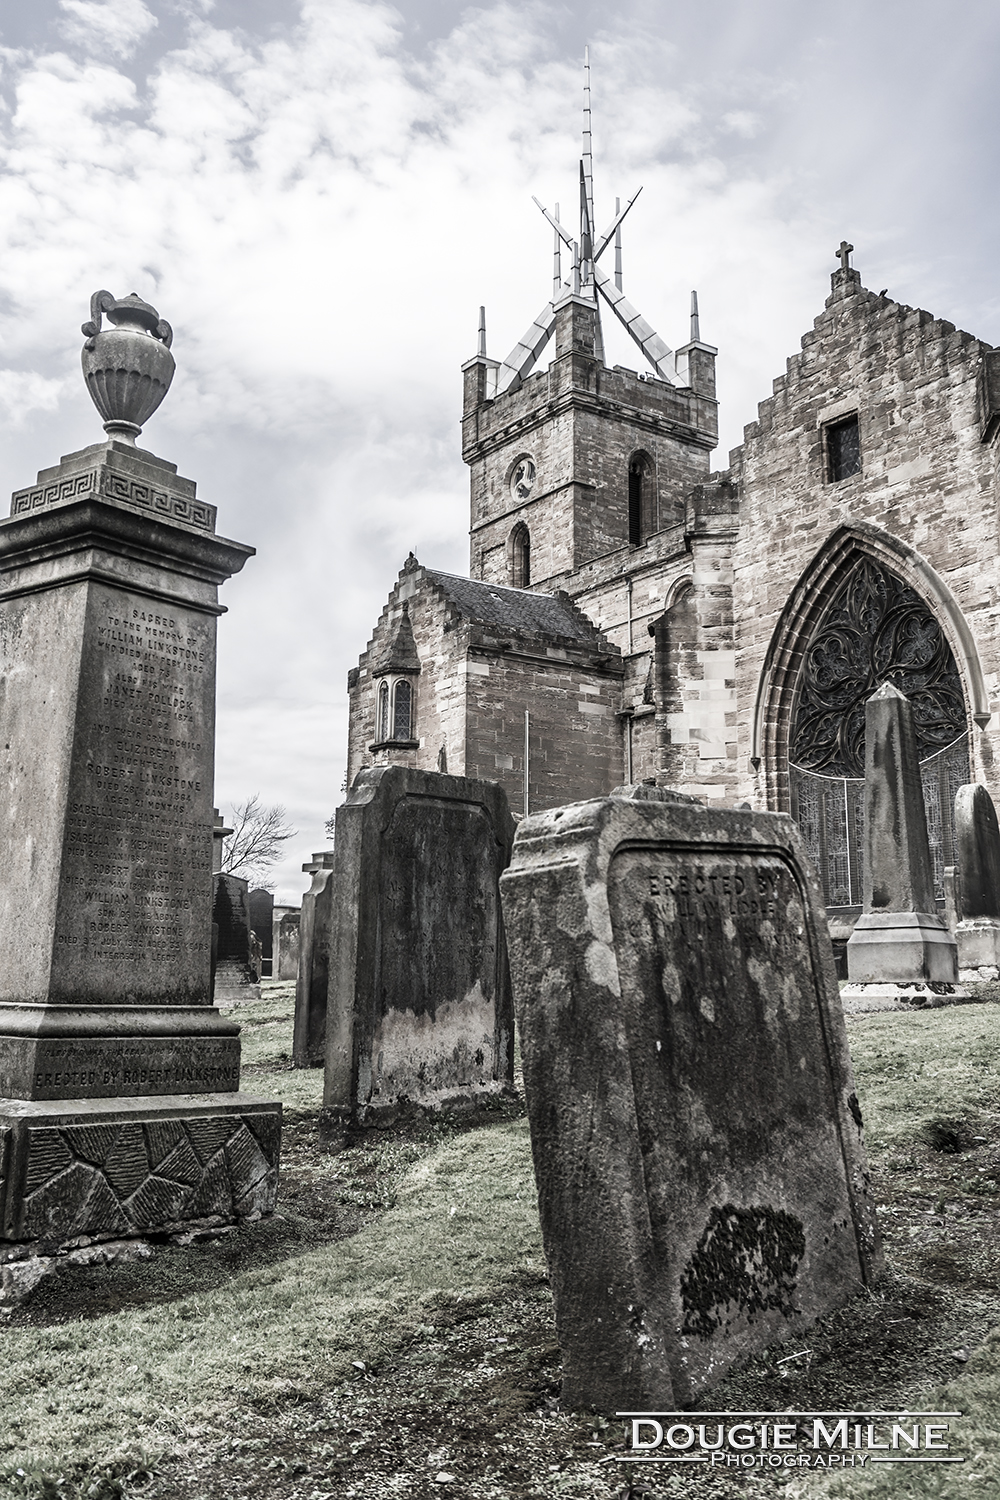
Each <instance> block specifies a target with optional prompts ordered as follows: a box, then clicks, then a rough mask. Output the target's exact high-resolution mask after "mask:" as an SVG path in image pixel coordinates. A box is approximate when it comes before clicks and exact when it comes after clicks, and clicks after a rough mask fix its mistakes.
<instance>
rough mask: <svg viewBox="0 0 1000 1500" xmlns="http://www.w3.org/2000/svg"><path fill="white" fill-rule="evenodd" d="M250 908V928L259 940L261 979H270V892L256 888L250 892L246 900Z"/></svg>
mask: <svg viewBox="0 0 1000 1500" xmlns="http://www.w3.org/2000/svg"><path fill="white" fill-rule="evenodd" d="M247 901H248V905H249V907H250V926H251V927H252V928H253V930H254V932H255V933H256V934H257V937H258V938H259V940H260V958H261V978H262V979H270V978H271V954H272V951H273V947H272V945H273V941H274V939H273V935H272V931H271V926H272V923H273V921H274V896H273V895H272V893H271V892H270V891H265V890H264V889H263V888H262V887H260V886H258V887H257V889H256V890H253V891H251V892H250V895H249V897H248V898H247Z"/></svg>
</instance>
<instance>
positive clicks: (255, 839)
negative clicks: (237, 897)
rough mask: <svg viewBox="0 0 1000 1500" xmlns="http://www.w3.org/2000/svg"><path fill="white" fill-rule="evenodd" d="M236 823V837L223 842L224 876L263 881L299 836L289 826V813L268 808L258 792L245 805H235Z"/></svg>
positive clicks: (234, 832)
mask: <svg viewBox="0 0 1000 1500" xmlns="http://www.w3.org/2000/svg"><path fill="white" fill-rule="evenodd" d="M232 822H233V831H232V833H231V834H229V836H228V837H227V838H225V839H223V841H222V868H223V871H224V873H225V874H227V875H241V876H242V877H243V879H244V880H257V881H263V878H264V876H265V875H266V874H267V872H268V870H270V868H271V866H272V865H273V864H276V863H277V861H278V860H279V859H280V858H281V854H282V845H283V844H284V843H285V842H286V841H287V840H288V839H293V838H295V836H296V830H295V829H294V828H291V827H290V826H289V825H288V824H287V823H286V822H285V809H284V808H283V807H282V806H280V805H276V806H274V807H265V806H264V805H263V803H262V802H261V800H260V793H259V792H254V794H253V796H252V797H248V798H247V799H246V801H245V802H234V803H233V817H232ZM265 883H266V882H265Z"/></svg>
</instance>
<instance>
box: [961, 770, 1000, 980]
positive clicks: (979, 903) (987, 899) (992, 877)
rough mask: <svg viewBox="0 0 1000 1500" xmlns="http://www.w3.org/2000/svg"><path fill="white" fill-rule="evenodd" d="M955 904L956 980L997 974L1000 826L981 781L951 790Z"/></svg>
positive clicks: (999, 965) (999, 953)
mask: <svg viewBox="0 0 1000 1500" xmlns="http://www.w3.org/2000/svg"><path fill="white" fill-rule="evenodd" d="M954 829H955V855H956V858H957V860H958V879H957V882H956V886H957V890H956V905H957V907H958V911H957V916H958V919H959V920H958V921H957V922H956V924H955V941H956V943H957V944H958V968H959V978H960V979H977V980H978V979H995V978H996V977H997V974H996V973H995V972H994V971H1000V827H998V825H997V814H996V808H995V807H994V806H993V798H992V797H991V796H990V794H989V792H988V791H987V790H986V788H985V787H984V786H979V785H976V784H972V783H970V784H969V785H967V786H960V787H959V789H958V792H957V793H956V795H955V822H954Z"/></svg>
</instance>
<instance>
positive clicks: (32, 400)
mask: <svg viewBox="0 0 1000 1500" xmlns="http://www.w3.org/2000/svg"><path fill="white" fill-rule="evenodd" d="M66 385H67V382H66V381H65V380H49V379H47V378H46V377H45V376H44V375H39V374H38V372H37V371H35V370H0V412H2V413H3V417H4V419H5V420H6V421H7V422H9V423H10V425H11V426H12V427H22V426H23V425H24V423H25V422H26V421H27V420H28V418H29V417H30V416H31V415H32V414H33V413H34V412H37V411H55V409H56V407H57V406H58V405H59V401H60V398H61V397H62V396H64V395H65V394H66Z"/></svg>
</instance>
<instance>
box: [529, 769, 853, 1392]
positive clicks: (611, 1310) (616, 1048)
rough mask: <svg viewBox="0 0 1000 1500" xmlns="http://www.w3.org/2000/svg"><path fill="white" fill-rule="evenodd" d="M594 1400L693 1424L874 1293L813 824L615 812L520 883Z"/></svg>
mask: <svg viewBox="0 0 1000 1500" xmlns="http://www.w3.org/2000/svg"><path fill="white" fill-rule="evenodd" d="M501 891H502V896H503V909H504V917H505V924H506V932H507V942H508V947H509V952H510V963H511V977H512V984H513V989H514V999H515V1007H516V1012H517V1022H518V1027H519V1030H520V1038H521V1051H522V1055H523V1058H524V1085H525V1094H526V1098H527V1105H528V1117H529V1121H530V1125H531V1142H532V1151H533V1155H534V1162H535V1176H536V1181H537V1184H538V1202H539V1209H540V1213H541V1222H542V1234H543V1238H544V1243H545V1253H546V1257H547V1259H548V1264H549V1271H550V1276H551V1283H552V1294H553V1298H554V1301H555V1313H556V1326H557V1329H558V1334H559V1342H560V1346H561V1348H562V1354H563V1368H564V1384H563V1401H564V1403H565V1404H566V1405H567V1406H569V1407H573V1408H583V1407H597V1408H600V1409H602V1410H604V1411H614V1410H616V1409H621V1408H622V1407H629V1408H631V1409H635V1410H642V1409H643V1408H647V1409H651V1408H659V1409H663V1408H671V1407H677V1406H678V1405H682V1404H684V1403H687V1402H690V1401H693V1400H694V1399H695V1398H696V1397H697V1396H698V1395H699V1393H701V1392H702V1391H705V1390H710V1389H711V1388H712V1387H713V1386H714V1385H716V1384H717V1383H718V1382H719V1380H721V1379H722V1377H723V1376H724V1375H725V1373H726V1371H727V1370H729V1369H730V1368H731V1367H732V1366H733V1365H735V1364H736V1363H737V1362H738V1361H740V1360H742V1359H744V1358H745V1357H746V1356H748V1355H749V1354H751V1353H752V1352H754V1351H755V1350H759V1349H761V1348H763V1347H764V1346H766V1345H767V1344H769V1343H771V1342H772V1341H773V1340H775V1339H777V1338H779V1337H782V1336H785V1335H788V1334H792V1333H797V1330H799V1329H801V1328H802V1327H804V1326H805V1325H806V1324H808V1323H810V1322H811V1321H812V1320H813V1319H815V1318H817V1317H819V1316H820V1315H821V1314H822V1313H825V1312H827V1311H828V1310H829V1309H830V1308H833V1307H836V1306H837V1305H838V1304H840V1303H842V1302H844V1301H845V1300H846V1299H847V1298H848V1297H850V1295H851V1294H852V1292H854V1291H856V1290H857V1289H858V1288H859V1287H861V1286H863V1285H868V1284H870V1283H871V1281H872V1280H873V1277H874V1276H875V1274H876V1273H877V1271H878V1269H879V1266H880V1256H881V1249H880V1243H879V1236H878V1228H877V1224H876V1219H875V1210H874V1204H873V1202H872V1199H871V1195H870V1189H869V1184H868V1173H867V1169H866V1165H865V1155H864V1149H863V1144H862V1130H861V1112H860V1109H859V1107H858V1101H857V1097H856V1095H855V1091H854V1082H853V1078H852V1074H851V1061H850V1054H849V1051H848V1047H847V1040H846V1035H845V1030H844V1022H843V1016H842V1013H841V1009H840V1004H839V1000H838V994H837V982H836V979H835V977H834V973H833V962H832V955H831V952H830V944H829V941H828V939H827V937H826V931H825V928H826V922H825V913H824V910H823V904H822V896H821V894H820V890H819V885H818V882H817V879H816V876H815V874H814V872H813V870H812V867H811V865H810V863H809V861H808V859H807V858H806V856H805V853H804V847H803V845H802V843H801V840H800V838H799V836H798V833H797V831H796V830H795V828H794V827H793V825H792V822H791V820H790V819H788V818H785V817H781V816H776V815H773V814H767V813H747V812H725V811H719V810H706V809H703V808H694V807H690V806H686V805H684V804H683V803H680V802H652V801H646V800H627V799H625V798H621V797H610V798H606V799H602V800H599V801H594V802H584V803H577V804H574V805H572V806H569V807H563V808H556V809H555V810H553V811H550V812H546V813H540V814H538V815H537V816H535V817H531V818H529V819H526V820H525V821H523V822H522V823H521V824H520V825H519V827H518V832H517V838H516V840H515V843H514V854H513V859H512V862H511V867H510V869H509V871H508V872H507V874H506V875H504V877H503V879H502V880H501Z"/></svg>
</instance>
